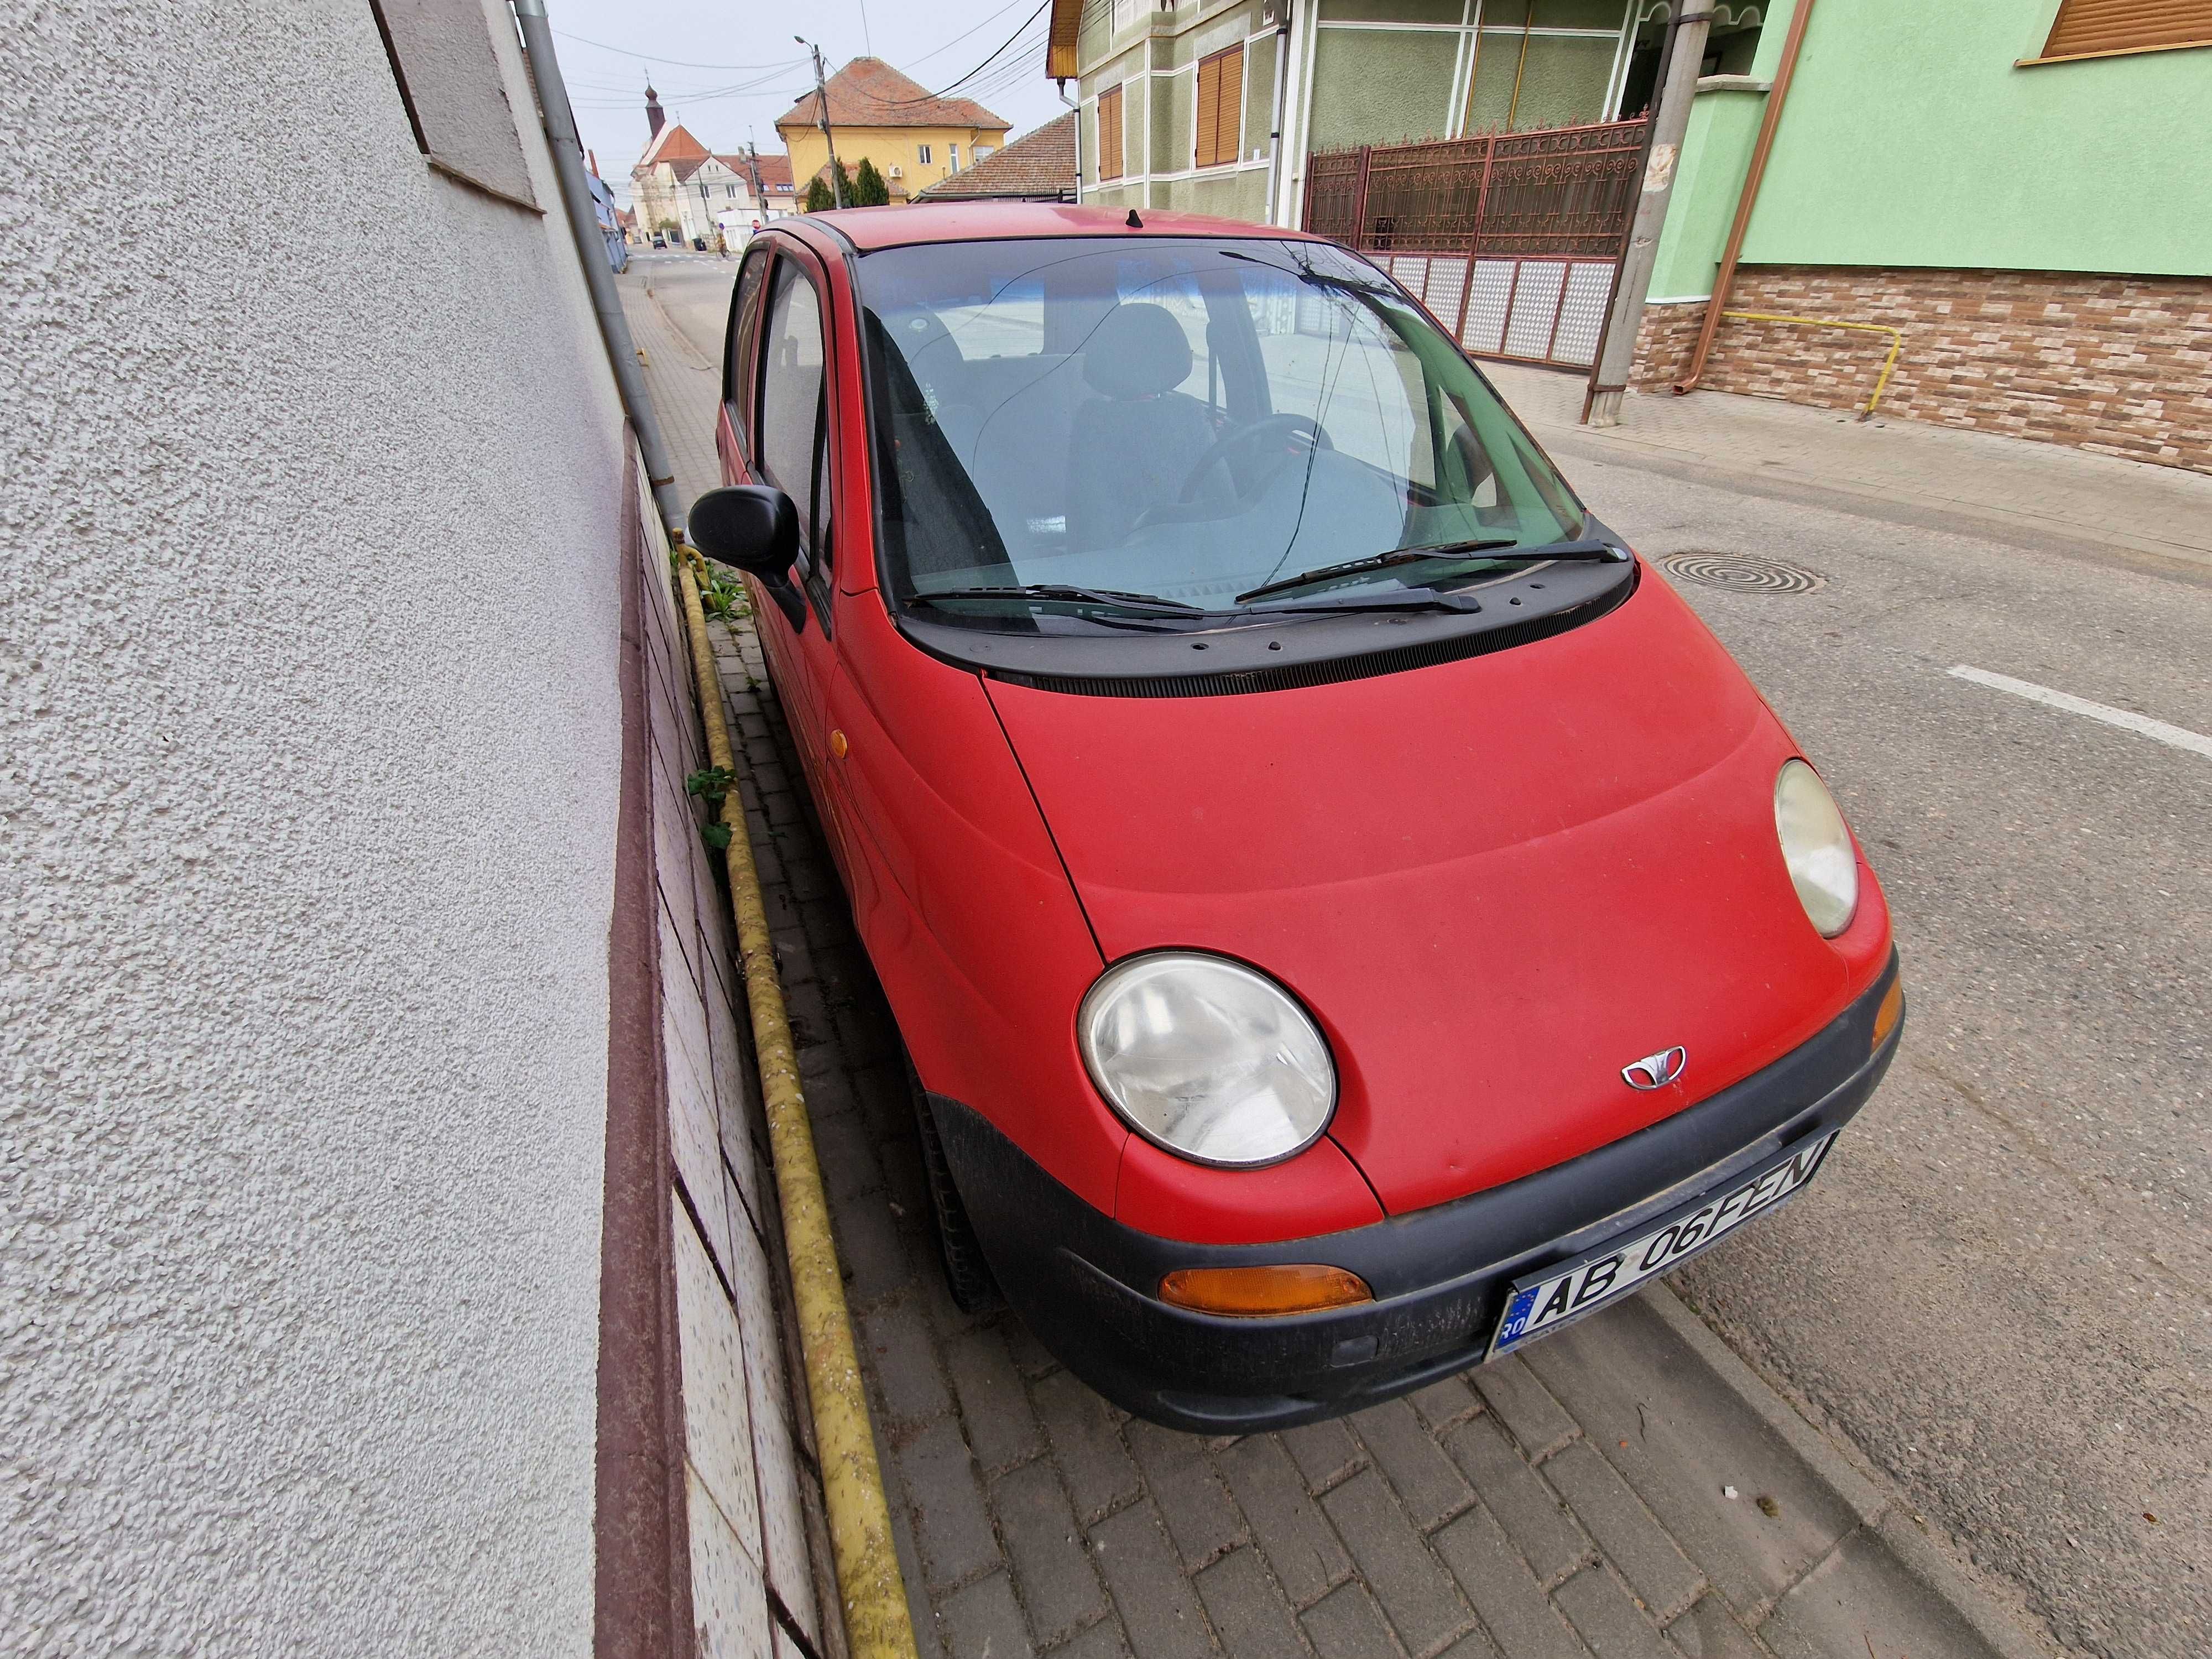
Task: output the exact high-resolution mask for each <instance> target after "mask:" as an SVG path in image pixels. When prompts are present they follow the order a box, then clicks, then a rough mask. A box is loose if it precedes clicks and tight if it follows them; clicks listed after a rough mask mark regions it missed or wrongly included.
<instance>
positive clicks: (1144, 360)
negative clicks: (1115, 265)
mask: <svg viewBox="0 0 2212 1659" xmlns="http://www.w3.org/2000/svg"><path fill="white" fill-rule="evenodd" d="M1189 373H1190V341H1189V339H1188V337H1185V335H1184V334H1183V331H1182V324H1181V323H1178V322H1177V321H1176V319H1175V316H1174V313H1171V312H1170V311H1169V310H1168V308H1167V307H1165V306H1158V305H1152V304H1150V303H1144V302H1140V303H1139V304H1136V305H1121V306H1115V307H1114V309H1113V310H1111V311H1109V312H1108V313H1106V320H1105V321H1103V322H1102V323H1101V324H1099V325H1098V326H1097V329H1096V330H1094V331H1092V333H1091V343H1090V344H1089V345H1087V346H1085V348H1084V352H1083V378H1084V380H1086V381H1088V382H1089V383H1090V385H1091V386H1092V387H1093V388H1094V389H1095V390H1097V391H1099V392H1104V393H1105V394H1106V395H1107V396H1108V397H1109V398H1150V397H1153V396H1155V395H1157V394H1158V393H1159V392H1167V391H1170V390H1172V389H1173V388H1175V387H1176V386H1181V385H1182V382H1183V377H1184V376H1185V375H1187V374H1189Z"/></svg>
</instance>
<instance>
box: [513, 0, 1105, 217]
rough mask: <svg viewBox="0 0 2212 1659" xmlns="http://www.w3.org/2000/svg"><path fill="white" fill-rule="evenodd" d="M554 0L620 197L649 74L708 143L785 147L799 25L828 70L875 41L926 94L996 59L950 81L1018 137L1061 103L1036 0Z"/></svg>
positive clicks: (799, 57) (796, 84) (567, 61)
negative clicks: (780, 132)
mask: <svg viewBox="0 0 2212 1659" xmlns="http://www.w3.org/2000/svg"><path fill="white" fill-rule="evenodd" d="M546 9H547V10H548V11H549V12H550V13H551V14H552V21H553V36H554V44H555V46H556V47H557V48H558V50H559V52H560V55H561V70H562V74H563V75H564V76H566V77H567V79H568V95H569V97H570V99H571V100H573V101H574V104H575V106H576V124H577V125H578V126H580V128H581V129H582V130H583V134H584V143H586V145H588V146H589V147H591V149H592V150H594V151H595V152H596V153H597V155H598V156H599V171H600V173H601V174H602V175H603V176H604V177H605V179H606V180H607V182H608V183H609V184H611V185H614V186H615V189H616V190H617V192H618V193H619V194H620V196H621V197H622V199H623V201H624V202H628V201H629V170H630V167H631V165H632V164H633V163H635V161H636V160H637V157H638V153H639V152H640V151H641V150H642V149H644V148H645V143H646V137H647V132H646V125H645V82H646V79H647V76H651V77H652V80H653V87H654V88H655V89H656V90H658V91H659V94H660V102H661V105H662V106H663V107H664V108H665V109H666V110H667V111H668V112H669V116H670V118H671V119H674V120H680V121H681V122H683V123H684V125H685V126H686V127H688V128H690V131H691V133H692V136H693V137H696V138H697V139H698V140H699V142H700V143H702V144H704V145H706V146H707V148H708V149H711V150H714V151H717V152H720V153H722V154H729V153H731V152H732V151H735V150H738V149H742V148H743V147H744V144H745V143H746V141H747V140H748V139H750V140H752V141H753V142H755V143H758V144H759V145H760V147H761V149H762V151H763V153H764V154H765V153H769V152H775V151H781V149H782V148H783V144H782V142H781V140H780V139H779V138H778V137H777V136H776V131H775V125H774V123H775V118H776V117H777V116H779V115H781V114H782V113H783V112H784V111H786V110H787V109H788V108H790V107H791V106H792V105H793V103H795V102H796V101H798V100H799V96H800V94H803V93H805V92H808V91H810V90H811V89H812V86H813V71H812V69H811V65H810V64H808V62H807V59H806V49H805V47H804V46H799V44H798V43H797V42H796V41H794V40H793V39H792V34H793V31H794V30H795V31H797V32H798V33H803V34H805V36H806V37H807V38H808V39H809V40H813V41H814V42H816V43H817V45H819V46H821V48H822V56H823V63H824V64H825V66H826V67H827V68H828V69H829V72H830V73H832V74H835V73H836V70H837V66H838V65H839V64H842V63H844V62H845V60H846V59H848V58H857V57H860V55H861V54H863V53H865V52H868V51H870V50H871V49H872V50H873V52H874V53H875V55H876V56H877V57H878V58H882V59H884V61H885V62H886V63H889V64H893V65H894V66H896V68H898V69H901V70H904V71H905V72H906V73H907V74H908V75H910V76H913V77H914V78H915V80H916V81H919V82H921V84H922V86H923V87H924V88H927V90H929V91H931V92H937V91H940V90H943V89H945V88H948V87H951V83H952V82H955V81H959V80H960V79H961V77H962V76H968V75H969V73H970V71H972V70H975V68H976V66H977V65H978V64H983V63H984V60H985V59H986V58H990V62H989V64H987V67H985V68H984V69H983V70H982V71H981V73H980V74H977V75H975V76H974V77H973V78H972V79H969V80H967V81H965V82H962V84H961V85H959V86H957V87H952V88H951V90H952V91H953V92H954V93H955V94H958V95H961V96H965V97H969V98H973V99H975V101H976V102H978V103H980V104H981V105H982V106H984V108H986V109H987V110H990V111H992V112H994V113H995V114H996V115H998V116H999V118H1000V119H1002V120H1006V121H1011V122H1012V123H1013V132H1012V134H1011V135H1010V136H1011V137H1019V136H1020V135H1021V134H1023V133H1024V132H1027V131H1029V130H1030V128H1031V127H1034V126H1036V125H1039V124H1040V123H1041V122H1044V121H1048V120H1050V119H1051V118H1053V117H1054V115H1056V114H1058V113H1059V112H1060V110H1061V108H1062V107H1063V106H1062V105H1061V104H1060V100H1059V98H1058V97H1057V95H1056V94H1054V89H1053V83H1052V82H1049V81H1048V80H1046V79H1045V78H1044V28H1045V19H1044V17H1042V16H1041V15H1040V16H1038V17H1037V18H1036V21H1033V22H1029V23H1028V24H1027V25H1026V27H1025V26H1024V20H1025V19H1027V18H1029V17H1030V15H1031V14H1032V13H1034V12H1036V11H1037V10H1038V9H1039V4H1038V0H1012V3H1011V4H1008V3H1006V0H934V3H932V4H929V5H921V6H917V5H914V4H912V3H900V0H873V3H872V4H864V3H863V0H801V3H796V4H793V3H784V4H775V3H769V0H547V6H546ZM1010 39H1012V40H1015V44H1014V45H1013V46H1011V47H1009V48H1008V49H1007V50H1006V51H1005V52H1000V53H999V55H998V56H997V57H996V58H991V53H992V52H994V50H995V49H996V48H998V47H1000V46H1003V45H1005V44H1006V41H1007V40H1010Z"/></svg>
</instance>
